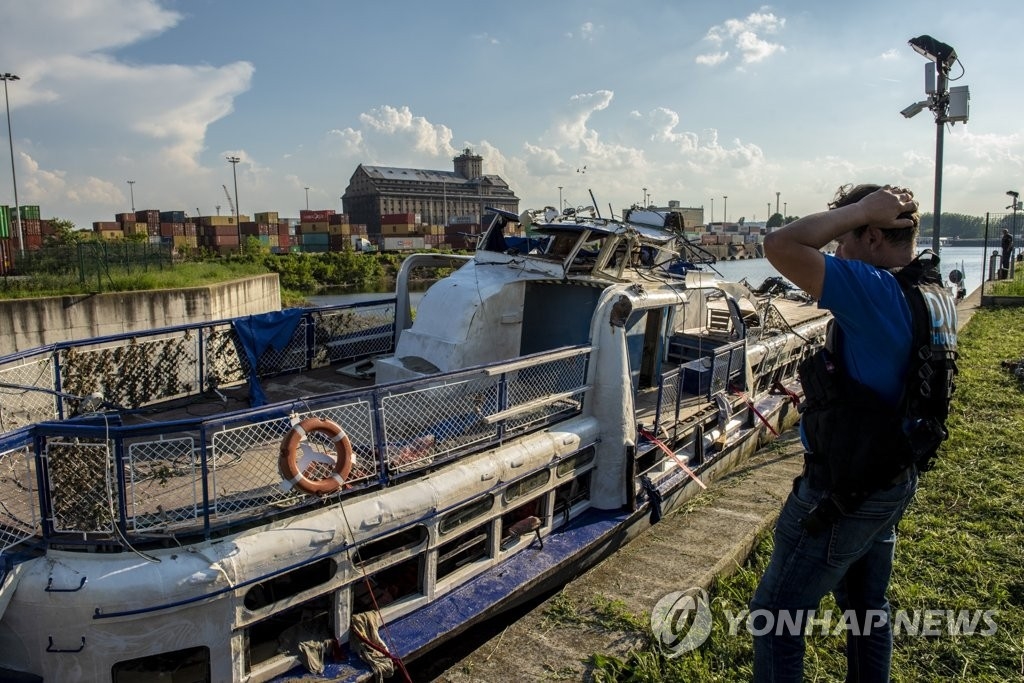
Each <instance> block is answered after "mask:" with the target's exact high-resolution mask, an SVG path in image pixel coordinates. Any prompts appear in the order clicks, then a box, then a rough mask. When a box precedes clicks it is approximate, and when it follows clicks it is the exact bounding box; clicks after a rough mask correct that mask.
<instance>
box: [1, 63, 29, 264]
mask: <svg viewBox="0 0 1024 683" xmlns="http://www.w3.org/2000/svg"><path fill="white" fill-rule="evenodd" d="M0 80H2V81H3V82H4V104H5V105H7V141H8V142H9V143H10V146H11V183H13V185H14V226H13V227H14V234H15V236H16V237H17V238H18V251H25V242H24V239H23V238H22V235H21V206H19V204H18V178H17V177H16V176H15V174H14V136H13V135H11V101H10V100H9V99H8V97H7V81H20V80H21V79H20V78H19V77H18V76H15V75H14V74H10V73H5V74H0Z"/></svg>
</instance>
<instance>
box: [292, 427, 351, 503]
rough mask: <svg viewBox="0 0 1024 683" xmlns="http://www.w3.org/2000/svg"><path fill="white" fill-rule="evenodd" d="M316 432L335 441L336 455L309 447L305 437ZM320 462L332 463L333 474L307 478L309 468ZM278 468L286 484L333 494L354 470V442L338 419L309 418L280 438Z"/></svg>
mask: <svg viewBox="0 0 1024 683" xmlns="http://www.w3.org/2000/svg"><path fill="white" fill-rule="evenodd" d="M317 432H318V433H320V434H323V435H325V436H326V437H327V438H329V439H330V440H331V441H332V442H333V443H334V451H335V455H333V456H332V455H331V454H330V453H322V452H320V451H318V450H316V449H314V448H313V447H311V446H310V444H309V443H308V442H307V440H306V436H307V435H309V434H313V433H317ZM317 462H321V463H331V464H333V467H332V472H331V475H330V476H328V477H325V478H324V479H310V478H309V477H307V476H306V474H305V471H306V469H308V468H309V466H310V465H312V464H314V463H317ZM277 469H278V471H279V472H280V473H281V478H282V479H284V481H285V484H286V485H287V486H286V488H291V487H292V486H295V487H297V488H298V489H300V490H302V491H305V492H306V493H312V494H314V495H324V494H327V493H334V492H335V491H337V490H338V489H340V488H341V487H342V485H343V484H344V483H345V479H346V478H348V475H349V472H351V471H352V441H351V439H349V438H348V434H346V433H345V430H344V429H342V428H341V426H340V425H338V424H337V423H336V422H332V421H331V420H324V419H323V418H319V417H307V418H306V419H304V420H302V421H301V422H298V423H297V424H295V425H294V426H292V428H291V429H290V430H288V433H287V434H285V435H284V438H283V439H282V440H281V452H280V455H279V457H278V459H277Z"/></svg>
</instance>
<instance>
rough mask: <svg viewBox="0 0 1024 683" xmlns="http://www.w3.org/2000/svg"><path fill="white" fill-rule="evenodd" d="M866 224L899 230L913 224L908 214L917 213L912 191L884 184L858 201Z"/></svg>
mask: <svg viewBox="0 0 1024 683" xmlns="http://www.w3.org/2000/svg"><path fill="white" fill-rule="evenodd" d="M858 203H859V204H860V205H861V208H862V209H863V211H864V215H865V217H866V218H867V220H868V224H869V225H871V226H874V227H876V228H879V229H882V230H900V229H903V228H910V227H913V226H914V219H913V218H911V217H909V216H908V214H913V213H917V209H918V203H917V200H915V199H914V193H913V192H911V191H910V190H908V189H907V188H905V187H893V186H892V185H886V186H884V187H883V188H881V189H880V190H876V191H874V192H872V193H871V194H869V195H868V196H867V197H864V199H862V200H860V202H858Z"/></svg>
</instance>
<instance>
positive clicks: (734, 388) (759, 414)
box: [729, 386, 779, 436]
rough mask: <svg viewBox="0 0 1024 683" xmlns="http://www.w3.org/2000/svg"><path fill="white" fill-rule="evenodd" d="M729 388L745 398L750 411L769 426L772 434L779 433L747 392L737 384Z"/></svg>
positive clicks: (744, 400) (776, 434)
mask: <svg viewBox="0 0 1024 683" xmlns="http://www.w3.org/2000/svg"><path fill="white" fill-rule="evenodd" d="M729 388H730V389H732V393H734V394H736V395H737V396H739V397H740V398H742V399H743V402H744V403H746V404H747V407H748V408H750V411H751V412H752V413H754V415H757V416H758V418H760V419H761V422H763V423H764V426H765V427H767V428H768V429H769V430H770V431H771V433H772V434H774V435H775V436H778V435H779V432H778V431H777V430H776V429H775V427H772V425H771V423H770V422H768V420H767V418H765V416H764V415H762V414H761V411H759V410H758V409H757V408H755V407H754V402H753V401H751V400H750V399H749V398H747V395H746V394H744V393H743V392H742V391H740V390H739V389H738V388H736V387H735V386H730V387H729Z"/></svg>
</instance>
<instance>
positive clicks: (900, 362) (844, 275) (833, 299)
mask: <svg viewBox="0 0 1024 683" xmlns="http://www.w3.org/2000/svg"><path fill="white" fill-rule="evenodd" d="M818 307H819V308H826V309H828V310H829V311H831V312H832V315H833V317H834V318H835V320H836V324H837V325H839V329H841V330H842V332H843V339H842V342H841V348H842V354H843V358H842V360H843V364H844V366H845V367H846V368H847V370H848V371H849V373H850V376H851V377H853V378H854V379H855V380H857V381H858V382H861V383H862V384H865V385H867V386H869V387H871V388H872V389H874V390H875V391H877V392H878V393H879V394H880V395H881V396H882V397H884V398H885V399H886V400H887V401H888V402H889V404H890V405H896V404H897V403H899V399H900V394H901V392H902V390H903V380H904V375H905V374H906V372H907V362H908V360H909V357H910V343H911V340H912V338H913V332H912V319H911V315H910V305H909V304H908V303H907V298H906V297H905V296H904V295H903V290H901V289H900V285H899V283H898V282H896V278H895V277H894V276H893V274H892V273H890V272H889V271H887V270H882V269H880V268H876V267H875V266H872V265H869V264H867V263H864V262H863V261H853V260H849V261H848V260H845V259H841V258H836V257H835V256H831V255H829V254H826V255H825V282H824V284H823V287H822V291H821V299H820V301H819V303H818Z"/></svg>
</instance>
